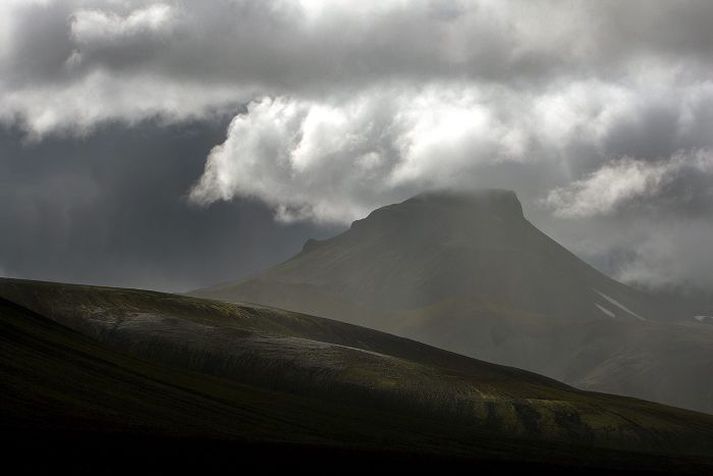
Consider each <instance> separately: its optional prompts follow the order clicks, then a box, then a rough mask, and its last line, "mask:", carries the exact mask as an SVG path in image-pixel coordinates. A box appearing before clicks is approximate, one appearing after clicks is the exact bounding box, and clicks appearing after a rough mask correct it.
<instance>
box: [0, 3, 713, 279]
mask: <svg viewBox="0 0 713 476" xmlns="http://www.w3.org/2000/svg"><path fill="white" fill-rule="evenodd" d="M712 23H713V3H711V2H708V1H703V0H700V1H679V2H670V1H664V0H660V1H644V0H641V1H627V2H620V1H597V2H592V1H554V0H553V1H546V0H543V1H529V0H528V1H524V0H523V1H495V2H494V1H486V0H473V1H465V0H463V1H460V0H451V1H447V0H444V1H430V0H415V1H412V2H402V1H396V0H395V1H383V0H382V1H360V2H354V1H351V0H336V1H329V2H327V1H320V0H302V1H287V0H219V1H215V2H199V1H188V0H173V1H171V0H167V1H150V2H145V1H138V0H121V1H116V0H54V1H52V0H28V1H20V0H8V1H6V2H1V4H0V72H1V73H2V75H0V121H4V122H5V124H8V125H9V127H14V128H15V129H14V130H15V131H18V130H19V131H21V132H20V134H21V135H23V136H24V140H25V141H26V142H27V143H28V144H34V145H27V147H28V149H26V150H22V151H21V152H22V154H34V153H35V152H36V151H37V150H42V148H43V147H46V146H45V145H44V144H45V143H51V144H54V145H56V146H57V147H59V148H60V149H61V148H62V147H65V146H66V147H69V146H70V144H73V145H71V147H76V151H77V154H78V155H82V154H85V152H86V154H88V155H87V156H93V149H92V148H91V147H97V146H98V145H99V144H100V142H97V141H98V140H99V138H101V140H108V139H107V136H106V132H105V131H104V130H103V129H102V124H116V123H120V124H123V125H125V126H128V127H130V128H132V127H133V128H136V129H135V131H140V130H142V128H143V127H145V124H147V123H148V124H152V126H151V127H150V128H149V129H147V131H149V132H148V133H149V134H150V135H152V136H156V141H157V142H155V143H151V144H154V145H155V146H156V147H159V146H158V144H159V143H160V144H163V145H162V146H161V147H173V146H171V145H170V144H172V141H173V140H174V139H173V138H171V137H166V136H165V134H164V135H163V136H162V135H161V134H162V131H163V130H164V128H165V127H169V130H174V129H172V128H174V127H177V126H175V125H173V126H169V125H170V124H181V123H185V122H188V123H193V124H195V123H200V122H201V121H206V123H213V122H214V121H216V120H217V118H219V117H223V114H225V113H226V112H227V111H231V110H233V109H234V108H235V105H236V104H247V105H248V106H247V109H246V110H244V111H243V112H242V113H241V114H238V115H235V116H234V118H233V120H232V121H231V122H230V126H229V127H228V129H227V134H226V133H225V132H223V133H222V134H213V135H210V138H211V139H210V140H213V142H212V143H211V142H210V140H209V139H206V141H205V142H201V144H203V149H202V152H201V153H202V155H203V158H204V159H205V157H206V156H207V161H206V162H205V169H204V170H203V169H202V168H201V167H200V160H196V162H191V164H193V165H192V167H193V168H191V169H190V171H191V174H192V176H191V177H192V180H191V179H190V178H189V173H188V168H186V167H185V166H184V165H183V163H182V162H180V161H177V162H176V166H177V167H178V168H179V169H180V170H181V171H182V172H180V173H181V177H182V180H181V181H175V184H176V187H177V188H178V184H179V182H180V184H181V186H182V187H184V188H183V189H182V190H181V193H178V190H177V189H176V190H173V193H172V194H171V195H170V196H171V197H172V198H171V199H175V197H176V196H179V195H180V196H184V197H185V195H186V194H188V193H190V197H191V200H192V202H193V203H194V204H198V205H200V206H196V208H194V209H191V211H190V214H193V215H190V216H191V217H192V218H191V219H192V220H199V221H200V220H207V219H208V218H204V216H213V214H216V213H219V212H218V211H216V210H225V209H226V207H228V208H230V207H233V206H242V205H240V204H241V203H242V202H241V200H243V199H244V198H245V197H249V198H251V199H255V200H257V201H260V202H262V203H265V204H267V206H268V207H269V209H271V210H272V211H273V212H274V213H275V214H276V215H277V217H278V218H279V219H280V220H282V221H295V220H297V221H300V220H307V221H312V222H319V223H339V224H342V225H343V224H344V223H348V222H349V221H350V220H352V219H354V218H358V217H360V216H362V215H363V214H365V213H366V212H368V211H369V210H370V209H371V208H373V207H376V206H379V205H382V204H385V203H388V202H393V201H397V200H401V199H404V198H406V197H408V196H409V195H412V194H414V193H417V192H420V191H422V190H424V189H432V188H452V189H463V188H473V187H492V186H498V187H505V188H512V189H515V190H516V191H517V192H518V193H519V194H520V196H521V198H522V199H523V201H524V202H525V203H526V204H529V205H526V207H528V208H529V210H530V214H531V216H532V217H533V220H535V221H536V222H537V223H541V224H542V226H544V227H547V228H548V230H550V232H551V234H553V235H554V236H556V237H561V239H562V240H563V241H564V242H565V244H566V245H568V246H571V247H574V248H576V249H577V251H578V252H580V254H582V255H584V256H585V257H588V258H589V259H590V260H591V261H593V262H594V261H597V262H607V263H609V262H612V260H610V259H602V258H601V257H602V256H604V257H606V256H625V257H627V258H626V259H623V258H622V259H617V260H614V261H617V263H616V264H613V265H611V266H609V265H607V267H608V269H609V271H611V272H613V273H617V274H618V275H619V276H621V277H625V278H627V279H628V278H631V279H637V280H640V281H646V280H647V279H648V280H649V281H657V280H658V281H661V279H660V275H661V271H660V270H661V269H664V268H665V267H666V266H668V267H671V268H672V269H674V268H675V269H677V270H678V271H675V272H673V271H672V272H671V273H669V275H670V276H673V279H675V280H678V281H681V280H689V281H691V280H694V281H697V282H700V283H704V284H706V285H713V273H708V276H707V277H706V273H705V272H703V271H701V270H702V269H704V267H703V265H702V264H701V263H704V264H705V263H706V259H707V258H703V259H699V260H698V261H696V260H695V258H694V256H693V255H692V254H691V253H689V250H683V249H680V248H679V247H677V246H676V245H675V244H676V243H681V244H683V243H686V244H687V246H689V247H690V246H693V244H694V243H699V242H701V240H702V239H703V238H704V237H705V235H706V233H709V232H710V231H711V230H710V223H711V221H712V220H711V213H712V211H713V205H712V200H711V183H712V182H713V171H712V169H711V167H712V166H711V160H712V159H711V157H712V152H711V151H713V143H712V142H713V134H711V130H713V80H712V78H711V71H713V57H712V56H711V55H710V51H711V46H712V45H713V29H711V28H710V24H712ZM223 125H224V126H226V124H225V123H223ZM112 127H115V126H112ZM205 127H208V126H205ZM211 127H212V126H211ZM130 130H134V129H130ZM125 133H128V132H125ZM62 137H64V139H61V138H62ZM73 137H74V138H73ZM76 137H85V140H86V142H81V141H78V140H77V139H76ZM206 137H207V136H206ZM13 140H16V137H15V136H13ZM146 140H148V139H146ZM48 141H49V142H48ZM78 144H83V145H81V147H88V149H86V151H82V150H83V149H82V150H80V149H81V147H80V145H78ZM211 145H213V146H216V147H214V148H212V147H211ZM145 146H146V147H149V145H148V142H147V144H146V145H145ZM28 151H35V152H28ZM138 151H139V146H138V144H137V153H138ZM116 160H117V163H121V160H124V162H125V164H126V165H123V167H126V169H122V170H128V169H129V168H130V167H132V169H131V170H133V171H134V173H135V174H137V175H139V176H142V177H143V176H144V174H143V169H144V168H146V170H147V171H151V169H150V167H149V166H148V165H146V164H145V163H143V162H133V161H131V160H129V159H116ZM164 160H165V161H166V162H163V161H164ZM94 162H95V159H88V158H87V159H86V160H85V159H83V160H82V161H81V164H82V166H81V167H79V169H80V170H78V171H77V172H76V174H74V175H73V174H69V172H66V170H72V169H71V167H73V166H71V165H70V164H69V163H65V162H60V163H65V164H66V165H65V166H62V167H61V168H60V169H57V170H56V171H55V172H52V173H49V172H47V179H46V183H44V187H39V186H36V184H34V182H31V181H30V179H29V177H30V175H31V174H29V172H28V174H27V176H26V177H24V178H23V180H25V181H26V182H27V183H26V187H23V188H22V190H20V188H18V193H20V192H21V194H23V195H24V196H25V197H26V198H25V200H26V201H30V202H32V200H31V199H32V198H33V197H43V196H46V195H42V194H43V193H44V194H46V193H48V192H46V190H52V189H69V188H71V189H73V190H75V191H83V192H82V193H78V192H77V193H76V196H74V195H71V194H67V195H66V197H65V200H63V201H61V202H60V203H62V204H64V205H62V206H64V207H65V208H67V207H68V208H69V211H68V210H67V209H65V208H62V207H61V206H60V205H59V204H55V203H52V202H51V201H47V205H46V206H45V207H44V208H43V207H35V209H30V210H29V211H27V216H34V217H35V218H34V220H35V221H34V222H33V223H35V225H34V226H35V227H36V228H38V227H43V226H50V225H48V224H53V225H52V227H53V228H52V229H53V230H55V232H57V233H59V231H57V230H65V231H64V232H63V233H70V234H71V233H72V231H71V230H72V229H74V228H73V226H74V225H67V223H68V222H67V220H66V219H65V218H62V217H66V216H72V217H75V218H73V219H72V220H76V216H84V215H82V214H88V215H91V214H92V213H94V212H92V211H91V210H92V208H93V207H94V206H95V205H93V203H94V201H90V200H89V198H88V197H92V196H95V195H96V197H99V198H97V200H98V203H103V202H102V199H101V197H104V196H105V194H106V190H107V184H111V183H113V181H114V180H120V178H121V177H122V174H120V173H117V174H116V175H115V176H116V178H113V177H114V176H106V177H104V178H103V180H104V181H103V182H102V186H97V183H96V181H95V180H94V179H92V177H88V176H87V175H86V174H83V173H80V172H81V169H82V168H83V167H86V168H87V169H91V168H92V167H93V166H94V165H93V164H94ZM169 162H170V159H169V158H167V157H162V159H161V162H160V163H162V164H165V165H164V166H165V167H166V170H168V168H169V165H168V164H169ZM64 167H69V168H68V169H66V170H65V168H64ZM116 167H119V166H118V165H117V166H116ZM154 173H157V172H154ZM173 173H174V174H177V173H179V172H178V171H176V172H173ZM184 173H185V175H183V174H184ZM169 175H170V174H169ZM170 176H174V175H170ZM146 180H149V179H146ZM152 180H153V178H152ZM70 183H71V186H69V185H65V184H70ZM117 183H118V182H117ZM148 183H149V182H146V184H148ZM146 187H148V185H146ZM108 189H109V190H111V187H108ZM182 194H183V195H182ZM35 199H36V200H41V199H42V198H35ZM44 200H47V199H46V198H45V199H44ZM122 200H124V199H123V198H122V199H120V198H119V197H115V202H114V203H119V202H121V201H122ZM152 200H156V199H155V198H147V202H145V203H147V204H148V203H149V202H151V201H152ZM167 200H168V199H167ZM231 200H236V202H231ZM131 203H134V202H131ZM161 203H163V202H161ZM181 203H182V205H181V206H185V203H184V202H181ZM232 203H237V204H238V205H233V204H232ZM208 205H210V206H208ZM166 206H168V205H167V203H166ZM176 206H178V205H176ZM145 207H147V210H150V205H145ZM20 208H21V206H19V205H18V209H20ZM36 209H42V210H49V209H51V210H52V212H51V213H50V212H47V211H45V212H39V211H37V210H36ZM251 209H252V208H251ZM33 210H34V211H33ZM77 210H79V211H77ZM263 211H264V210H263ZM42 213H45V215H42ZM147 213H148V211H147ZM182 213H185V215H182V216H185V217H188V216H189V212H186V211H184V212H182ZM223 213H227V212H223ZM241 213H242V212H241ZM77 214H79V215H77ZM238 215H240V214H238ZM97 216H98V215H97ZM147 216H148V215H147ZM137 219H138V218H137ZM127 220H128V218H127ZM236 220H237V219H236ZM71 223H74V222H71ZM595 225H596V226H595ZM226 226H227V225H226ZM622 227H628V229H629V230H630V231H629V232H627V233H622V232H620V231H618V230H620V229H621V228H622ZM149 228H150V227H149ZM583 230H587V233H588V235H586V236H584V235H583V232H582V233H580V232H579V231H583ZM672 230H673V231H672ZM107 233H108V234H109V235H110V234H111V233H113V230H111V231H110V232H107ZM125 239H126V240H128V239H129V238H125ZM216 239H217V238H216ZM149 242H151V241H150V240H149ZM138 248H140V245H139V244H138V243H137V244H136V249H138ZM151 249H152V252H153V251H155V250H157V249H158V247H154V248H151ZM635 249H636V250H637V251H636V252H635V251H634V250H635ZM641 250H645V252H642V251H641ZM146 256H148V253H147V255H146ZM711 259H713V258H711ZM167 262H168V261H167ZM671 263H676V264H675V265H672V264H671ZM707 264H708V265H709V266H713V262H711V261H709V262H708V263H707ZM0 265H2V263H0ZM6 266H7V265H6ZM166 266H168V265H166ZM686 270H690V274H688V275H687V271H686ZM696 270H698V271H696ZM646 276H649V278H646Z"/></svg>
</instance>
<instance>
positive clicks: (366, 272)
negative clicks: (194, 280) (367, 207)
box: [194, 190, 713, 413]
mask: <svg viewBox="0 0 713 476" xmlns="http://www.w3.org/2000/svg"><path fill="white" fill-rule="evenodd" d="M194 294H195V295H197V296H204V297H210V298H217V299H223V300H228V301H243V302H254V303H260V304H265V305H272V306H276V307H280V308H284V309H289V310H293V311H298V312H305V313H309V314H314V315H319V316H325V317H329V318H333V319H339V320H342V321H345V322H350V323H354V324H358V325H364V326H368V327H372V328H374V329H379V330H381V331H385V332H390V333H394V334H397V335H401V336H405V337H409V338H413V339H416V340H418V341H421V342H425V343H428V344H431V345H434V346H437V347H441V348H444V349H448V350H451V351H454V352H457V353H461V354H464V355H468V356H471V357H475V358H478V359H483V360H487V361H491V362H495V363H499V364H505V365H512V366H515V367H520V368H525V369H528V370H532V371H535V372H538V373H542V374H545V375H547V376H550V377H553V378H556V379H558V380H563V381H565V382H567V383H569V384H572V385H575V386H577V387H579V388H585V389H591V390H597V391H606V392H612V393H618V394H623V395H629V396H634V397H638V398H645V399H647V400H654V401H659V402H663V403H667V404H670V405H675V406H683V407H686V408H691V409H695V410H699V411H706V412H711V413H713V379H711V378H710V375H711V374H713V326H712V325H710V323H709V322H708V320H706V319H703V318H702V317H701V316H708V315H713V313H711V312H706V309H699V310H698V311H696V310H694V309H692V308H691V307H690V306H683V305H680V303H678V302H675V300H674V299H668V298H665V297H662V296H661V295H659V296H654V295H649V294H646V293H643V292H641V291H638V290H636V289H633V288H630V287H628V286H625V285H624V284H622V283H619V282H617V281H614V280H613V279H610V278H609V277H607V276H605V275H603V274H602V273H600V272H598V271H597V270H595V269H594V268H592V267H591V266H589V265H587V264H586V263H584V262H583V261H581V260H580V259H579V258H577V257H576V256H575V255H574V254H572V253H570V252H569V251H567V250H566V249H565V248H563V247H562V246H560V245H559V244H558V243H556V242H555V241H554V240H552V239H551V238H549V237H548V236H547V235H545V234H544V233H542V232H541V231H540V230H538V229H537V228H536V227H535V226H533V225H532V223H530V222H529V221H528V220H526V219H525V217H524V215H523V211H522V207H521V205H520V202H519V201H518V199H517V197H516V196H515V194H514V193H512V192H508V191H503V190H486V191H480V192H475V193H460V194H451V193H429V194H424V195H420V196H417V197H414V198H412V199H409V200H406V201H405V202H403V203H399V204H395V205H389V206H386V207H383V208H380V209H378V210H375V211H374V212H372V213H371V214H370V215H369V216H368V217H366V218H365V219H363V220H358V221H356V222H354V223H353V224H352V226H351V228H350V229H349V230H347V231H346V232H344V233H342V234H340V235H338V236H336V237H334V238H331V239H328V240H323V241H314V240H312V241H309V242H308V243H307V244H306V245H305V247H304V249H303V251H302V252H301V253H299V254H298V255H297V256H295V257H294V258H292V259H290V260H288V261H286V262H285V263H282V264H280V265H278V266H275V267H273V268H271V269H269V270H267V271H265V272H264V273H262V274H260V275H258V276H256V277H255V278H253V279H248V280H246V281H242V282H239V283H235V284H228V285H223V286H218V287H215V288H210V289H205V290H200V291H197V292H196V293H194ZM708 311H710V310H708ZM696 316H698V318H696ZM711 322H713V320H712V321H711Z"/></svg>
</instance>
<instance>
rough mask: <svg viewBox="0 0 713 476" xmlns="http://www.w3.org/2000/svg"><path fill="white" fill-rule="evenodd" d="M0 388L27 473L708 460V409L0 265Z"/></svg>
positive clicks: (561, 467) (552, 466)
mask: <svg viewBox="0 0 713 476" xmlns="http://www.w3.org/2000/svg"><path fill="white" fill-rule="evenodd" d="M0 386H1V388H0V403H1V404H0V439H2V443H3V449H4V451H5V452H6V454H7V458H5V459H4V463H5V464H6V465H7V464H9V463H8V461H9V459H8V458H11V457H12V458H14V459H18V458H19V459H20V460H21V462H22V463H23V464H24V465H25V467H26V468H30V470H31V471H32V472H37V471H36V470H37V468H42V469H45V470H47V471H52V472H56V471H58V470H60V469H62V467H63V466H60V463H62V464H70V465H71V466H73V469H74V470H75V472H79V471H88V472H93V473H96V472H97V471H98V470H101V472H104V473H106V472H107V471H110V470H112V469H114V470H117V468H119V469H121V471H124V470H131V471H132V472H137V471H141V470H145V471H146V472H153V473H156V472H161V473H163V472H175V471H180V470H188V469H192V470H200V471H201V472H202V473H204V472H205V471H206V470H208V469H212V470H215V471H222V472H224V471H225V470H226V468H228V467H235V465H239V466H241V467H242V466H244V465H249V464H260V465H262V466H264V467H270V466H272V467H274V466H275V465H281V466H285V467H292V468H295V467H296V466H295V465H298V466H299V465H303V466H302V467H303V468H304V469H308V468H310V467H311V468H312V469H313V470H314V469H315V464H316V465H317V466H316V468H319V467H321V468H322V469H324V468H325V467H333V466H329V465H334V464H339V465H348V467H349V468H352V469H353V468H354V467H359V466H360V465H363V467H364V468H367V467H374V465H376V464H379V465H383V464H385V463H386V464H393V465H394V467H396V468H401V469H403V468H405V467H410V466H412V465H413V467H417V466H418V467H420V468H424V467H428V466H429V465H433V468H438V469H443V468H444V465H446V464H453V463H460V464H463V465H464V467H468V468H469V469H473V468H474V467H475V468H496V469H498V470H503V469H517V470H527V471H528V472H531V471H533V470H538V469H546V470H549V471H555V472H560V471H561V472H562V473H563V474H564V473H566V474H571V473H572V472H575V471H576V472H580V471H582V472H591V473H599V472H603V473H606V474H612V473H613V472H614V471H615V470H616V471H617V472H618V471H623V470H632V471H634V470H635V471H643V470H646V471H660V472H661V473H662V474H663V473H666V472H668V473H670V472H684V473H686V472H688V473H700V474H706V473H710V471H711V470H712V469H713V453H712V452H711V448H713V416H708V415H704V414H700V413H695V412H690V411H686V410H680V409H676V408H672V407H667V406H663V405H659V404H654V403H649V402H645V401H641V400H636V399H631V398H625V397H616V396H611V395H605V394H598V393H590V392H585V391H581V390H577V389H574V388H572V387H569V386H567V385H564V384H561V383H559V382H556V381H554V380H551V379H549V378H545V377H542V376H539V375H536V374H533V373H529V372H526V371H522V370H518V369H514V368H510V367H504V366H499V365H494V364H489V363H486V362H481V361H477V360H474V359H470V358H467V357H463V356H460V355H457V354H453V353H450V352H447V351H443V350H439V349H436V348H433V347H430V346H427V345H424V344H421V343H417V342H414V341H411V340H408V339H404V338H400V337H396V336H392V335H389V334H384V333H381V332H377V331H373V330H370V329H366V328H363V327H358V326H354V325H350V324H345V323H341V322H337V321H332V320H328V319H323V318H318V317H313V316H309V315H305V314H297V313H293V312H288V311H283V310H279V309H273V308H267V307H260V306H248V305H234V304H229V303H224V302H219V301H213V300H206V299H198V298H192V297H185V296H176V295H170V294H162V293H156V292H148V291H140V290H129V289H113V288H100V287H90V286H76V285H64V284H54V283H40V282H32V281H21V280H11V279H0ZM44 464H46V466H43V465H44ZM166 465H168V466H166ZM325 465H327V466H325ZM474 465H477V466H474ZM382 467H383V466H382ZM117 472H119V471H118V470H117Z"/></svg>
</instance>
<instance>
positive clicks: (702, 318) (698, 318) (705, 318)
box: [693, 316, 713, 322]
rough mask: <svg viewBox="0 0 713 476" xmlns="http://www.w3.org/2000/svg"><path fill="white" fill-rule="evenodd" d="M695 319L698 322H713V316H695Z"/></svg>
mask: <svg viewBox="0 0 713 476" xmlns="http://www.w3.org/2000/svg"><path fill="white" fill-rule="evenodd" d="M693 318H694V319H695V320H697V321H698V322H705V321H707V320H710V321H713V316H693Z"/></svg>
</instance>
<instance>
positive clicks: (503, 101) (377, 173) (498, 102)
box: [191, 83, 609, 222]
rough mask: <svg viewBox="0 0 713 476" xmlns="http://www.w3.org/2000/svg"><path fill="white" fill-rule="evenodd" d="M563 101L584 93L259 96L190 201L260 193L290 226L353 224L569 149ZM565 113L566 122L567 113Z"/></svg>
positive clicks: (589, 125) (452, 89)
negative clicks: (413, 198)
mask: <svg viewBox="0 0 713 476" xmlns="http://www.w3.org/2000/svg"><path fill="white" fill-rule="evenodd" d="M592 87H593V88H594V89H596V87H595V85H592ZM574 89H575V90H579V89H580V88H579V86H576V87H575V88H574ZM560 94H564V95H566V96H569V95H573V94H576V93H573V92H571V91H569V90H568V89H566V90H565V91H564V92H563V93H560V92H555V91H553V92H551V93H548V94H545V95H542V96H537V97H531V96H530V95H528V94H524V95H523V94H518V93H516V92H513V91H510V90H504V89H502V88H499V87H496V88H492V87H491V88H477V87H473V86H470V87H464V86H463V85H461V84H458V83H457V84H448V83H442V84H438V85H433V86H428V87H420V88H404V87H400V88H389V87H387V88H374V89H371V90H367V91H364V92H362V93H360V94H358V95H354V96H349V97H343V96H339V97H327V98H323V99H321V100H316V99H300V98H290V97H277V98H263V99H261V100H257V101H254V102H252V103H251V104H250V105H249V107H248V111H247V113H245V114H240V115H238V116H236V117H235V119H233V122H232V124H231V126H230V128H229V130H228V137H227V140H226V141H225V142H224V143H223V144H222V145H220V146H218V147H216V148H215V149H214V150H213V151H212V152H211V154H210V156H209V158H208V162H207V164H206V170H205V173H204V175H203V177H202V178H201V180H200V182H199V183H198V184H197V185H196V186H195V187H194V189H193V190H192V192H191V199H192V200H194V201H195V202H199V203H203V204H208V203H211V202H214V201H217V200H230V199H232V198H234V197H236V196H238V197H258V198H260V199H262V200H264V201H265V202H267V203H268V204H270V205H272V206H273V207H274V208H275V209H276V210H277V211H278V215H279V216H280V218H282V219H285V220H291V219H314V220H317V221H329V222H348V221H350V220H353V219H355V218H358V217H360V216H363V215H364V214H365V213H366V212H368V211H369V210H370V209H372V208H374V207H376V206H378V205H381V204H383V203H387V202H389V201H392V200H396V199H399V198H405V197H406V196H408V195H411V194H414V193H417V192H418V191H420V190H424V189H431V188H447V187H450V188H469V187H473V186H477V185H478V184H477V182H478V174H479V170H480V169H481V168H482V167H485V166H493V165H497V164H499V163H505V162H515V163H518V162H525V161H531V162H532V161H537V160H540V159H542V160H544V159H545V158H549V157H550V156H552V155H555V156H556V155H561V154H562V149H563V147H566V145H567V143H568V141H569V140H570V138H571V137H570V136H571V135H572V132H562V133H561V134H558V136H557V139H558V140H557V141H556V142H554V141H552V140H551V137H550V134H551V129H552V126H553V125H552V122H553V121H554V122H558V121H559V116H558V115H557V114H556V113H555V112H553V110H552V109H551V107H550V106H549V105H548V104H549V103H550V102H552V103H557V102H558V97H559V96H560ZM608 98H609V95H607V94H601V97H600V100H602V101H604V100H605V99H608ZM525 103H527V104H528V107H524V108H523V107H522V106H523V105H524V104H525ZM559 112H560V113H561V114H564V115H567V113H568V112H569V110H568V106H567V105H560V106H559ZM598 114H600V113H599V111H598V110H597V108H593V112H587V113H584V114H580V115H579V116H577V117H568V118H567V125H566V127H568V128H576V129H578V131H579V133H583V132H585V131H588V130H590V129H591V130H590V131H589V132H588V133H587V134H588V135H596V133H597V132H596V128H597V127H599V125H598V123H597V121H596V118H595V117H593V115H598ZM563 127H564V126H563ZM543 151H544V152H543ZM481 185H485V186H487V184H484V183H481Z"/></svg>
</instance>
